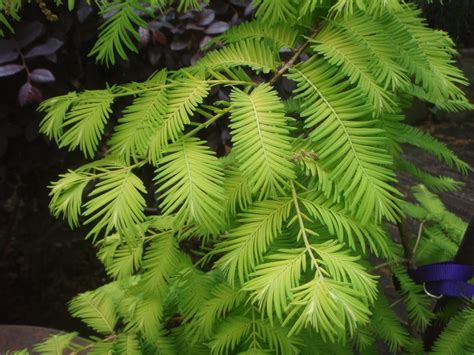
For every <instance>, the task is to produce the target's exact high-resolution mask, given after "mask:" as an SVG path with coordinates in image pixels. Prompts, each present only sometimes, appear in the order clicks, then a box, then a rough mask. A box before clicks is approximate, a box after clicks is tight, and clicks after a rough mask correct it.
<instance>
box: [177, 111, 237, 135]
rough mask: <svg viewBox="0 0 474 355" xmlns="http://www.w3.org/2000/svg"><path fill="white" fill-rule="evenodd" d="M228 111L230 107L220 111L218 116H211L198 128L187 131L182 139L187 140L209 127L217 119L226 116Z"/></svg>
mask: <svg viewBox="0 0 474 355" xmlns="http://www.w3.org/2000/svg"><path fill="white" fill-rule="evenodd" d="M229 111H230V107H228V108H225V109H223V110H221V112H219V113H218V114H216V115H214V116H212V117H211V118H209V119H208V120H207V121H206V122H203V123H201V124H200V125H199V126H197V127H196V128H194V129H192V130H191V131H189V132H188V133H186V134H185V135H184V136H183V137H182V138H189V137H192V136H194V135H195V134H196V133H197V132H199V131H200V130H202V129H204V128H207V127H209V125H211V124H213V123H214V122H216V121H217V120H218V119H219V118H221V117H222V116H224V115H225V114H227V113H228V112H229Z"/></svg>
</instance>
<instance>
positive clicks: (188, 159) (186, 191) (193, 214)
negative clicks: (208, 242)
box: [155, 138, 224, 232]
mask: <svg viewBox="0 0 474 355" xmlns="http://www.w3.org/2000/svg"><path fill="white" fill-rule="evenodd" d="M167 153H168V154H167V155H166V156H165V157H163V158H162V159H161V160H160V166H159V168H158V170H157V171H156V177H155V180H156V183H157V185H158V189H157V191H158V192H159V193H160V194H161V195H162V197H163V202H162V203H161V204H160V208H162V209H163V211H164V212H165V213H166V214H170V213H176V217H175V218H176V219H175V221H176V224H177V225H178V226H182V225H184V224H186V223H192V222H197V223H198V224H199V225H201V226H202V227H203V228H205V229H206V230H207V231H209V232H218V231H219V229H220V228H221V226H222V224H223V210H222V209H223V206H222V202H223V201H224V196H223V192H224V188H223V173H222V167H221V165H220V162H219V160H218V159H217V158H216V156H215V155H214V154H213V152H211V150H210V149H209V147H207V146H206V145H205V144H204V142H202V141H200V140H199V139H197V138H184V139H182V140H181V141H178V142H176V143H174V144H173V145H170V146H169V148H168V151H167Z"/></svg>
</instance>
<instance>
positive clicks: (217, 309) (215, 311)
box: [190, 283, 245, 337]
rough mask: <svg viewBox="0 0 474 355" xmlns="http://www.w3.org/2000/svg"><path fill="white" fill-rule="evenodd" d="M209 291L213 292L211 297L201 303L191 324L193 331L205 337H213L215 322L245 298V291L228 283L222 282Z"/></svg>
mask: <svg viewBox="0 0 474 355" xmlns="http://www.w3.org/2000/svg"><path fill="white" fill-rule="evenodd" d="M208 292H210V294H211V296H210V298H209V299H208V300H206V301H205V302H204V303H202V304H201V305H200V307H199V311H198V312H197V313H196V315H195V316H194V319H193V321H192V323H191V326H190V331H191V333H199V334H202V335H203V336H205V337H211V336H212V335H213V329H214V326H215V324H216V323H218V322H219V320H220V319H222V318H224V317H225V316H226V315H227V314H228V313H229V312H230V311H232V310H233V309H234V308H236V307H237V306H239V305H240V304H241V303H242V302H243V301H244V300H245V293H244V292H239V290H236V289H234V288H232V287H230V286H229V285H228V284H226V283H221V284H220V285H218V286H217V287H215V288H214V289H212V290H208Z"/></svg>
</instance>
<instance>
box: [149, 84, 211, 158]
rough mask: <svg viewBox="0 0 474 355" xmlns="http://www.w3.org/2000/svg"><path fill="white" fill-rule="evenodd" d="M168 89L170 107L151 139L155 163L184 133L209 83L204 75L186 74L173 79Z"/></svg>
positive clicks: (151, 156)
mask: <svg viewBox="0 0 474 355" xmlns="http://www.w3.org/2000/svg"><path fill="white" fill-rule="evenodd" d="M171 85H172V87H171V88H170V89H169V90H168V91H167V96H168V107H167V111H166V114H165V117H164V119H163V120H162V122H161V124H159V125H158V127H156V128H155V131H154V133H153V135H152V136H151V139H150V144H149V150H148V158H149V160H150V162H152V163H153V164H154V165H157V164H158V161H159V158H160V157H161V156H162V154H163V152H164V150H165V149H166V148H167V146H168V142H169V141H172V142H174V141H176V140H177V139H178V138H179V137H180V136H181V135H182V133H183V131H184V126H185V125H187V124H189V123H190V122H191V120H190V118H191V116H192V115H193V113H194V111H195V110H196V108H197V107H198V105H200V104H201V103H202V101H203V100H204V98H205V97H206V96H207V95H208V93H209V89H210V87H209V84H208V83H207V82H206V81H205V80H204V79H203V78H202V76H186V77H183V78H179V79H175V80H172V81H171Z"/></svg>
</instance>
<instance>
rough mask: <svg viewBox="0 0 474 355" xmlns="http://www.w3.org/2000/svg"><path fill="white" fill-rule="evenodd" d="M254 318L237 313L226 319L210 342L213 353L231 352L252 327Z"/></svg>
mask: <svg viewBox="0 0 474 355" xmlns="http://www.w3.org/2000/svg"><path fill="white" fill-rule="evenodd" d="M252 325H253V323H252V319H249V318H248V317H245V316H241V315H235V316H232V317H228V318H226V319H224V320H223V321H222V322H221V323H220V324H219V327H218V328H217V330H216V332H215V333H214V337H213V339H212V340H211V341H210V342H209V347H210V348H211V354H212V355H224V354H229V353H231V352H232V351H233V350H234V349H235V348H236V346H237V345H238V344H239V343H240V342H241V340H242V338H244V337H245V336H246V335H247V334H248V333H249V332H250V331H251V327H252Z"/></svg>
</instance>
